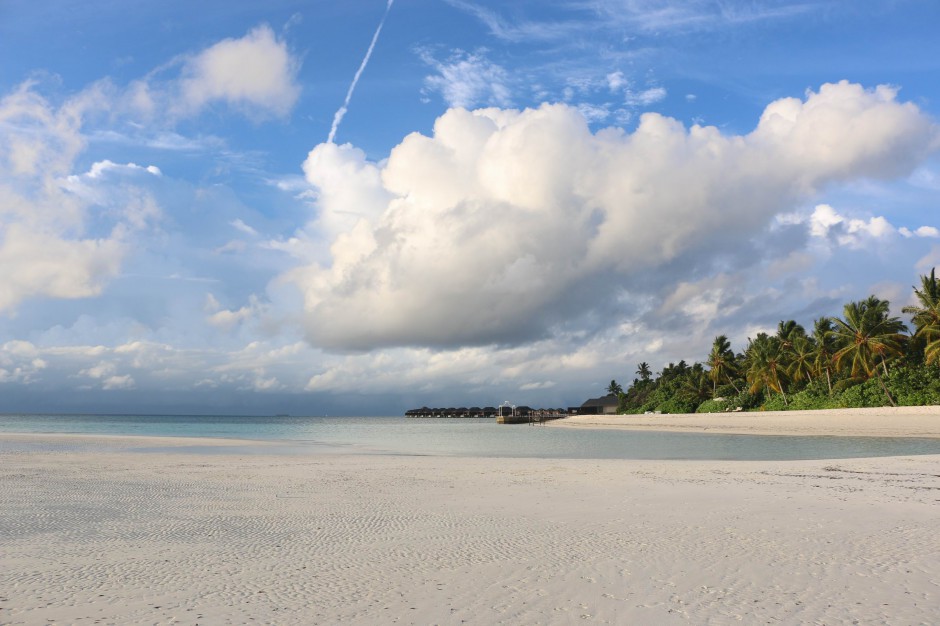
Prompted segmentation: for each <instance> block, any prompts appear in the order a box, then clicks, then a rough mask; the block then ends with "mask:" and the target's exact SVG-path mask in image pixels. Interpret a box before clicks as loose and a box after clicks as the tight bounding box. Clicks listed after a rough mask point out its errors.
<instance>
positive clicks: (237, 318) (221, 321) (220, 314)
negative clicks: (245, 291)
mask: <svg viewBox="0 0 940 626" xmlns="http://www.w3.org/2000/svg"><path fill="white" fill-rule="evenodd" d="M206 310H207V311H208V312H209V314H208V316H207V318H206V319H207V321H208V322H209V323H210V324H212V325H213V326H215V327H217V328H221V329H223V330H231V329H232V328H233V327H235V326H237V325H238V324H242V323H244V322H247V321H250V320H253V319H257V318H258V317H259V316H260V315H261V314H262V313H263V312H264V310H265V307H264V305H263V304H262V303H261V301H260V300H259V299H258V296H256V295H254V294H252V295H251V296H250V297H249V298H248V304H247V305H245V306H243V307H241V308H240V309H237V310H234V311H230V310H227V309H222V308H221V307H220V305H219V302H218V300H216V298H215V296H213V295H212V294H211V293H210V294H208V296H207V297H206Z"/></svg>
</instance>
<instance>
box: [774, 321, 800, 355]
mask: <svg viewBox="0 0 940 626" xmlns="http://www.w3.org/2000/svg"><path fill="white" fill-rule="evenodd" d="M805 336H806V329H805V328H803V327H802V326H801V325H799V324H797V323H796V320H787V321H785V322H784V321H783V320H781V321H780V323H779V324H777V339H779V340H780V346H781V347H782V348H783V349H784V350H785V351H787V352H789V351H790V350H792V349H793V342H794V341H796V339H797V338H798V337H805Z"/></svg>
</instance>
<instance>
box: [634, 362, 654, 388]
mask: <svg viewBox="0 0 940 626" xmlns="http://www.w3.org/2000/svg"><path fill="white" fill-rule="evenodd" d="M636 373H637V374H639V375H640V380H642V381H643V382H644V383H645V382H649V379H650V378H651V377H652V376H653V370H651V369H650V364H649V363H647V362H646V361H643V362H642V363H640V364H639V365H637V366H636Z"/></svg>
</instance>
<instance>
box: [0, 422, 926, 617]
mask: <svg viewBox="0 0 940 626" xmlns="http://www.w3.org/2000/svg"><path fill="white" fill-rule="evenodd" d="M520 428H521V427H520ZM0 438H3V439H6V440H13V441H15V442H16V443H17V444H19V448H18V449H19V450H22V451H21V452H13V453H8V454H4V455H2V456H0V501H2V502H3V507H2V511H0V545H2V563H3V567H2V568H0V622H2V623H3V624H49V623H69V624H137V623H148V624H164V623H167V624H168V623H180V624H242V623H248V622H257V623H270V624H339V623H349V624H514V625H515V624H574V623H599V624H730V623H745V624H756V623H784V624H798V623H818V624H823V623H825V624H839V623H860V624H875V623H879V624H880V623H885V624H931V623H938V622H940V588H938V585H940V558H938V543H937V537H938V536H940V456H920V457H906V458H879V459H855V460H834V461H791V462H700V461H695V462H691V461H623V460H600V461H585V460H547V459H480V458H446V457H408V456H381V455H376V456H352V455H344V454H333V455H311V456H270V455H260V454H255V455H244V454H241V455H239V454H173V453H152V452H151V453H142V452H135V451H134V449H135V448H138V447H140V446H142V445H146V446H154V445H159V446H170V447H172V446H183V445H190V444H192V443H193V441H187V440H184V439H156V438H143V439H142V438H122V437H108V438H96V437H82V436H56V435H0ZM63 443H67V444H68V446H66V447H58V446H60V444H63ZM198 443H199V444H200V445H211V446H215V447H218V448H224V447H226V446H230V445H233V442H227V441H207V440H199V441H198ZM239 443H241V444H243V443H244V442H239ZM76 444H79V445H78V446H77V449H76ZM29 446H42V447H41V448H36V449H33V450H28V448H29Z"/></svg>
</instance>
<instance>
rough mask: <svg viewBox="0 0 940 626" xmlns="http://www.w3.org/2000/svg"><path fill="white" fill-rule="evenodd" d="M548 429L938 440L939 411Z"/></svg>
mask: <svg viewBox="0 0 940 626" xmlns="http://www.w3.org/2000/svg"><path fill="white" fill-rule="evenodd" d="M549 424H550V425H552V426H559V427H565V428H623V429H630V430H660V431H672V432H711V433H725V434H739V435H809V436H814V435H815V436H827V435H829V436H852V437H940V406H907V407H883V408H876V409H829V410H824V411H751V412H746V413H743V412H742V413H693V414H679V415H653V414H650V415H577V416H572V417H568V418H565V419H563V420H558V421H554V422H550V423H549Z"/></svg>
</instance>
